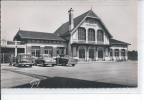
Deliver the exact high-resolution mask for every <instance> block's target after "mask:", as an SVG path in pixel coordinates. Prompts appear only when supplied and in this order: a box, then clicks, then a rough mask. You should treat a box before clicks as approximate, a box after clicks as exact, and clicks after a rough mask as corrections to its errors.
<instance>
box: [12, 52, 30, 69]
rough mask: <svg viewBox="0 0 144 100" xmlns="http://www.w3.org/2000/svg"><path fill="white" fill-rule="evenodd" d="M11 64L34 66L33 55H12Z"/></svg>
mask: <svg viewBox="0 0 144 100" xmlns="http://www.w3.org/2000/svg"><path fill="white" fill-rule="evenodd" d="M10 65H13V66H16V67H32V65H33V62H32V57H31V55H29V54H23V53H22V54H18V55H17V57H12V59H11V61H10Z"/></svg>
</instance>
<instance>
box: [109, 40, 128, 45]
mask: <svg viewBox="0 0 144 100" xmlns="http://www.w3.org/2000/svg"><path fill="white" fill-rule="evenodd" d="M110 44H112V45H113V44H122V45H130V44H129V43H126V42H123V41H119V40H116V39H110Z"/></svg>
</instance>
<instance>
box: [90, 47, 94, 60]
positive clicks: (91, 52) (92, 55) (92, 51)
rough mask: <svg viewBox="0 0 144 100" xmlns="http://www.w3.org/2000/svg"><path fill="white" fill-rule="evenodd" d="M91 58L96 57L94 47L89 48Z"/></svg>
mask: <svg viewBox="0 0 144 100" xmlns="http://www.w3.org/2000/svg"><path fill="white" fill-rule="evenodd" d="M89 58H90V59H92V60H93V59H94V49H92V48H91V49H89Z"/></svg>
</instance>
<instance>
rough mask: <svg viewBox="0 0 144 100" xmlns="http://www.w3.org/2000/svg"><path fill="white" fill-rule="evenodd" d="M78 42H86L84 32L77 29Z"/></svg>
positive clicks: (82, 29)
mask: <svg viewBox="0 0 144 100" xmlns="http://www.w3.org/2000/svg"><path fill="white" fill-rule="evenodd" d="M78 40H86V30H85V29H84V28H81V27H80V28H78Z"/></svg>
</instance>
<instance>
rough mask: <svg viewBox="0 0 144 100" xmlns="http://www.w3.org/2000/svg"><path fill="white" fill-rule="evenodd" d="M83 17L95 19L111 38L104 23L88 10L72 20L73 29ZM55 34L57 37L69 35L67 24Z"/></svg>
mask: <svg viewBox="0 0 144 100" xmlns="http://www.w3.org/2000/svg"><path fill="white" fill-rule="evenodd" d="M85 17H95V18H97V19H98V21H99V22H100V24H101V25H102V27H103V28H104V29H105V30H106V32H107V33H108V34H109V36H110V37H112V35H111V34H110V33H109V32H108V30H107V29H106V27H105V25H104V23H103V22H102V21H101V20H100V18H99V17H98V16H97V15H96V14H95V13H94V12H93V11H92V10H89V11H87V12H85V13H84V14H82V15H80V16H78V17H76V18H74V28H75V27H76V26H77V25H78V24H79V23H80V22H81V21H82V20H83V19H84V18H85ZM55 34H57V35H58V36H62V35H68V34H69V22H66V23H64V24H62V25H61V26H60V27H59V28H58V29H57V30H56V31H55Z"/></svg>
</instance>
